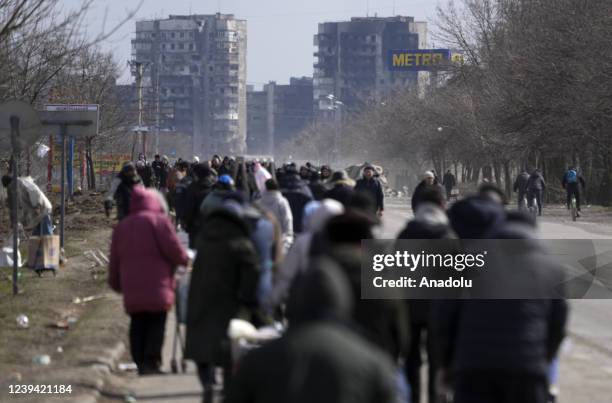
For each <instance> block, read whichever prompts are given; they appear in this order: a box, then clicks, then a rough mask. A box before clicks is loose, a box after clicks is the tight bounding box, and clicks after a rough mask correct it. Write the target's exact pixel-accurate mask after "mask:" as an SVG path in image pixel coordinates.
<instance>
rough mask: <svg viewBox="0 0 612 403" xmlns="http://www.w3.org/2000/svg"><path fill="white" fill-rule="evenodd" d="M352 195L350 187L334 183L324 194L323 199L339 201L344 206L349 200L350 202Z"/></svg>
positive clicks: (353, 192) (352, 190)
mask: <svg viewBox="0 0 612 403" xmlns="http://www.w3.org/2000/svg"><path fill="white" fill-rule="evenodd" d="M353 194H355V189H354V188H353V187H352V186H350V185H348V184H345V183H342V182H340V183H335V184H334V186H333V187H332V188H331V189H329V190H328V191H327V192H326V193H325V198H326V199H333V200H336V201H339V202H340V203H342V204H343V205H344V206H346V205H347V204H348V202H349V200H351V197H353Z"/></svg>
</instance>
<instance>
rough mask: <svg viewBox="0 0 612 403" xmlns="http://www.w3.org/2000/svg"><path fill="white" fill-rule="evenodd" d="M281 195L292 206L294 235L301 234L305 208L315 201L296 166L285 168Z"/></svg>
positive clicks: (281, 181) (281, 183) (281, 182)
mask: <svg viewBox="0 0 612 403" xmlns="http://www.w3.org/2000/svg"><path fill="white" fill-rule="evenodd" d="M279 186H280V188H281V193H282V194H283V196H285V198H286V199H287V201H288V202H289V206H291V214H292V215H293V233H294V234H299V233H300V232H302V229H303V221H302V216H303V213H304V206H305V205H306V204H307V203H308V202H309V201H311V200H313V196H312V192H311V191H310V188H309V187H308V185H307V184H306V182H304V180H303V179H302V178H300V176H299V175H298V172H297V170H296V169H295V167H294V166H292V165H288V166H287V167H286V168H285V174H284V175H283V177H282V179H281V180H280V182H279Z"/></svg>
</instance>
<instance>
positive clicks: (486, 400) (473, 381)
mask: <svg viewBox="0 0 612 403" xmlns="http://www.w3.org/2000/svg"><path fill="white" fill-rule="evenodd" d="M547 399H548V383H547V382H546V378H544V377H539V376H535V375H529V374H513V373H504V372H499V373H492V372H489V371H474V372H459V373H457V374H456V375H455V400H454V403H517V402H520V403H546V402H547Z"/></svg>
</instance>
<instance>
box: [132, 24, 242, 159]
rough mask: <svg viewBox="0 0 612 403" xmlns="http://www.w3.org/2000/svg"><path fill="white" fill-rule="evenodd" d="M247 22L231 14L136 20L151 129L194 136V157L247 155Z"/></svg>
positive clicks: (137, 57) (135, 46)
mask: <svg viewBox="0 0 612 403" xmlns="http://www.w3.org/2000/svg"><path fill="white" fill-rule="evenodd" d="M246 44H247V31H246V21H243V20H237V19H235V18H234V16H233V15H231V14H215V15H171V16H170V17H169V18H167V19H163V20H151V21H138V22H136V38H135V39H134V40H132V57H133V60H134V61H136V62H139V63H142V64H144V73H143V87H144V88H145V91H144V92H145V94H146V98H147V100H146V102H147V105H148V110H150V111H152V112H151V113H150V114H149V120H150V121H148V122H145V124H146V125H147V126H149V127H150V128H153V127H157V128H158V129H159V130H161V131H162V132H163V131H177V132H183V133H187V134H190V135H191V136H192V137H193V152H194V154H195V155H206V154H211V153H221V154H241V153H244V152H245V151H246Z"/></svg>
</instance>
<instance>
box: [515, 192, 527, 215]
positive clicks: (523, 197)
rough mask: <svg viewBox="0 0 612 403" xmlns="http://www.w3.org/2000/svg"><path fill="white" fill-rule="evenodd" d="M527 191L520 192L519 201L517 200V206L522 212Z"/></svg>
mask: <svg viewBox="0 0 612 403" xmlns="http://www.w3.org/2000/svg"><path fill="white" fill-rule="evenodd" d="M525 193H526V192H525V191H521V190H519V191H518V199H517V204H518V209H519V210H522V209H523V200H524V199H525Z"/></svg>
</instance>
